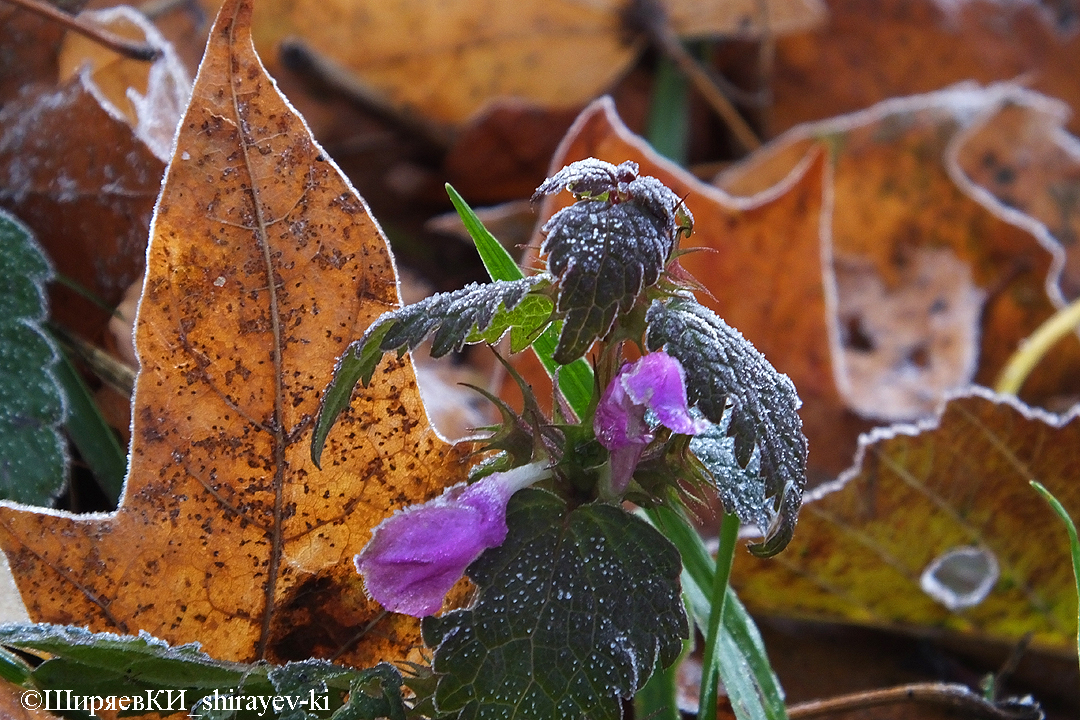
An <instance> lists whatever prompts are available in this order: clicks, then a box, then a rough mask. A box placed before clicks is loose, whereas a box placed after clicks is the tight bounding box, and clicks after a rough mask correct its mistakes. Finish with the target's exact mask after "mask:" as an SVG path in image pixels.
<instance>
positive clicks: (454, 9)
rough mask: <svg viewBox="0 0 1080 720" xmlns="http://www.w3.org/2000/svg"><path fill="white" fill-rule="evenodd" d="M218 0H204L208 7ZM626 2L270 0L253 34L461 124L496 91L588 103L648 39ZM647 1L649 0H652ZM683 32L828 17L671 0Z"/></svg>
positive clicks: (802, 2) (734, 31) (812, 6)
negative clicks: (311, 54) (631, 22)
mask: <svg viewBox="0 0 1080 720" xmlns="http://www.w3.org/2000/svg"><path fill="white" fill-rule="evenodd" d="M214 2H215V0H204V5H212V4H214ZM627 5H628V3H625V2H622V1H621V0H601V1H600V2H589V3H582V2H577V1H575V0H531V1H529V2H520V1H519V2H514V3H507V2H502V1H501V0H495V1H492V0H454V1H453V2H450V1H448V0H440V2H430V1H429V2H401V1H400V0H398V1H396V2H391V1H388V0H316V1H314V2H310V1H306V0H304V1H296V0H287V1H285V0H267V2H264V3H262V4H260V5H259V11H258V14H257V17H256V27H255V40H256V43H257V45H258V47H259V50H260V51H261V52H262V53H263V55H265V56H267V57H274V56H275V55H276V47H277V45H278V43H279V42H280V41H281V40H282V38H285V37H289V36H299V37H300V38H303V39H304V40H305V41H306V42H307V43H309V44H310V45H311V46H312V47H313V48H314V49H315V50H317V51H318V52H320V53H323V54H325V55H326V56H327V57H328V58H330V59H331V60H333V61H334V62H335V63H337V64H339V65H341V66H343V67H344V68H347V69H348V70H349V71H351V72H355V73H356V74H357V75H358V77H359V78H360V79H361V80H362V81H363V82H364V83H366V84H367V85H369V86H370V87H371V88H374V89H375V90H376V91H378V92H379V93H381V94H383V95H384V96H385V97H386V98H388V99H389V101H390V102H391V103H392V104H394V105H395V106H397V107H399V108H403V109H404V110H406V111H409V112H415V113H419V114H421V115H423V116H425V117H427V118H430V119H433V120H436V121H439V122H445V123H460V122H462V121H464V120H466V119H468V118H469V117H470V116H472V115H473V114H474V113H476V112H477V111H478V110H480V109H481V108H482V107H483V106H484V105H485V104H486V103H487V102H489V101H491V100H492V99H494V98H497V97H520V98H523V99H526V100H529V101H531V102H534V103H537V104H540V105H545V106H553V107H562V108H567V107H573V106H575V105H580V104H582V103H584V102H587V101H588V100H590V99H591V98H593V97H595V96H596V95H597V94H598V93H600V92H602V91H603V90H604V88H605V87H607V86H609V85H610V84H611V83H613V82H614V81H615V80H616V79H618V77H619V76H620V75H622V74H623V73H624V72H625V71H626V70H627V68H628V67H629V66H630V65H631V64H632V63H633V61H634V59H635V58H636V57H637V56H638V54H639V52H640V50H641V49H642V47H643V44H644V43H643V40H644V38H641V37H633V32H632V31H628V28H627V27H626V25H625V22H624V13H625V12H626V8H627ZM646 5H647V4H646ZM662 6H663V9H664V10H665V11H666V12H667V13H668V16H669V18H670V21H671V26H672V28H673V29H674V30H675V32H676V33H679V34H682V35H685V36H688V37H701V36H704V35H725V36H738V37H748V36H750V37H752V36H756V35H760V34H761V33H762V23H761V22H760V19H759V18H760V17H761V15H762V13H764V14H765V15H766V16H767V17H768V21H769V29H770V32H772V33H783V32H793V31H798V30H802V29H805V28H807V27H809V26H812V25H814V24H816V23H818V22H820V21H821V20H822V19H823V10H822V4H821V2H820V0H763V1H760V2H759V0H727V1H726V2H722V3H717V2H702V1H701V0H669V1H668V2H664V3H662Z"/></svg>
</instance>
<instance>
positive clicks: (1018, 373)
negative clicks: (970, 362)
mask: <svg viewBox="0 0 1080 720" xmlns="http://www.w3.org/2000/svg"><path fill="white" fill-rule="evenodd" d="M1077 325H1080V298H1077V299H1075V300H1073V301H1072V303H1070V304H1069V305H1067V306H1066V307H1063V308H1062V309H1060V310H1058V311H1057V312H1056V313H1054V314H1053V315H1051V316H1050V318H1049V319H1048V320H1046V322H1044V323H1043V324H1042V325H1040V326H1039V327H1038V328H1036V329H1035V332H1033V333H1031V335H1030V336H1029V337H1028V338H1027V339H1026V340H1025V341H1024V342H1023V343H1022V344H1021V345H1020V347H1019V349H1017V351H1016V352H1014V353H1013V354H1012V357H1010V358H1009V361H1008V362H1007V363H1006V364H1005V369H1004V370H1002V371H1001V375H1000V376H999V377H998V381H997V383H996V384H995V385H994V390H996V391H997V392H999V393H1001V394H1003V395H1015V394H1017V393H1018V392H1019V391H1020V387H1021V386H1022V385H1023V384H1024V381H1025V380H1027V376H1028V375H1030V374H1031V371H1032V370H1034V369H1035V366H1036V365H1037V364H1038V363H1039V361H1040V360H1042V359H1043V356H1044V355H1046V353H1047V352H1048V351H1049V350H1050V348H1051V347H1053V346H1054V344H1055V343H1057V342H1058V341H1059V340H1061V339H1062V338H1063V337H1065V336H1066V335H1068V334H1069V332H1071V331H1072V330H1073V329H1074V328H1075V327H1076V326H1077Z"/></svg>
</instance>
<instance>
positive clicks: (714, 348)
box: [645, 297, 807, 556]
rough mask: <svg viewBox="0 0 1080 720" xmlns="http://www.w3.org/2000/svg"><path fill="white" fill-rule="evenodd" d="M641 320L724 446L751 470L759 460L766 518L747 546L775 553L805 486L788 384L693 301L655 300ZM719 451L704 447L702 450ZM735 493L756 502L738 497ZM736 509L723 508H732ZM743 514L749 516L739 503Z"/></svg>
mask: <svg viewBox="0 0 1080 720" xmlns="http://www.w3.org/2000/svg"><path fill="white" fill-rule="evenodd" d="M646 322H647V323H648V331H647V332H646V336H645V342H646V345H647V346H648V348H649V349H650V350H659V349H660V348H663V349H665V350H666V351H667V352H668V354H670V355H673V356H674V357H675V358H677V359H678V360H679V362H680V363H682V366H683V368H684V370H685V371H686V391H687V398H688V399H689V401H690V403H691V405H695V406H696V407H697V408H698V409H699V410H701V412H702V413H703V414H704V415H705V417H707V418H708V419H709V420H711V421H712V422H714V423H717V424H720V423H728V424H727V428H726V431H727V434H728V435H729V436H731V438H732V439H733V441H734V443H733V445H732V446H731V448H730V449H731V450H732V452H733V456H734V460H735V461H736V462H737V465H738V467H740V468H743V469H746V470H747V471H748V472H752V471H753V467H752V463H753V462H754V461H756V462H757V463H758V464H759V467H760V475H761V478H762V480H763V487H764V493H763V498H762V499H763V500H765V499H767V501H765V502H764V503H763V506H762V507H761V508H760V509H759V511H760V512H763V513H765V515H766V516H767V518H768V522H767V523H766V524H765V526H764V527H761V530H762V532H764V533H765V540H764V542H762V543H761V544H758V545H751V546H750V549H751V551H752V552H754V554H756V555H762V556H768V555H775V554H776V553H778V552H780V551H781V550H782V549H783V548H784V547H785V546H786V545H787V543H788V541H789V540H790V539H791V535H792V533H793V532H794V530H795V519H796V516H797V515H798V512H799V506H800V505H801V503H802V491H803V487H804V486H805V485H806V452H807V448H806V437H805V436H804V435H803V432H802V420H801V419H800V418H799V414H798V409H799V405H800V404H801V403H800V401H799V396H798V394H797V393H796V392H795V386H794V384H792V382H791V380H790V379H789V378H788V377H787V376H786V375H781V374H780V373H778V372H777V371H776V369H775V368H774V367H773V366H772V365H771V364H770V363H769V361H768V360H766V359H765V356H764V355H762V354H761V353H760V352H758V351H757V349H756V348H755V347H754V346H753V345H751V344H750V342H749V341H747V340H746V339H745V338H744V337H743V336H742V334H741V333H739V331H738V330H735V329H734V328H732V327H730V326H729V325H728V324H727V323H725V322H724V321H723V320H721V319H720V318H719V317H718V316H717V315H716V314H715V313H714V312H712V311H711V310H709V309H708V308H705V307H702V306H701V305H699V304H698V303H697V302H696V301H694V300H693V299H690V298H684V297H675V298H670V299H668V300H665V301H661V300H656V301H654V302H653V304H652V305H651V306H650V307H649V311H648V314H647V315H646ZM729 408H730V410H729ZM728 413H730V415H729V416H728V417H726V418H725V415H728ZM720 450H721V449H720V448H716V447H710V448H708V453H707V454H716V453H717V452H719V451H720ZM715 466H716V467H717V468H718V473H719V475H720V476H719V477H717V476H716V475H714V479H715V480H716V481H717V482H718V483H725V482H729V481H734V482H738V475H737V474H731V473H727V477H728V479H727V480H725V473H726V472H727V471H725V470H724V467H723V463H720V464H716V465H715ZM725 492H727V494H728V496H729V497H730V498H734V493H735V492H737V491H735V490H733V489H730V488H729V489H728V490H727V491H725ZM741 499H744V500H747V501H756V500H754V499H753V498H751V497H749V496H745V495H743V496H741ZM737 508H738V506H736V507H729V508H728V509H729V510H730V511H732V512H735V511H736V510H737ZM743 512H744V513H747V514H748V515H749V516H752V515H754V514H755V513H753V512H750V510H749V508H748V507H745V506H744V507H743ZM759 520H760V518H759ZM759 520H755V521H754V522H755V524H759Z"/></svg>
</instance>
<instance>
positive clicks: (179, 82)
mask: <svg viewBox="0 0 1080 720" xmlns="http://www.w3.org/2000/svg"><path fill="white" fill-rule="evenodd" d="M81 17H83V18H84V19H86V20H88V21H89V22H91V23H93V24H94V25H96V26H98V27H101V28H104V29H106V30H108V31H109V32H111V33H112V34H113V35H116V36H117V37H122V38H128V39H131V40H136V41H139V42H145V43H146V44H147V45H150V46H151V47H154V48H157V49H158V50H159V51H160V52H161V57H160V58H158V60H156V61H154V62H152V63H146V62H143V61H139V60H131V59H129V58H124V57H122V56H120V55H118V54H117V53H115V52H113V51H111V50H108V49H106V48H104V47H102V46H101V45H100V44H98V43H96V42H95V41H93V40H90V39H89V38H87V37H84V36H83V35H79V34H76V33H73V32H69V33H68V34H67V36H66V37H65V38H64V42H63V44H62V45H61V46H60V53H59V55H58V58H57V62H58V63H59V66H60V70H59V77H60V82H66V81H69V80H71V79H73V78H74V77H76V76H77V75H79V74H80V73H82V72H84V71H85V72H88V73H89V79H90V82H89V83H87V87H91V88H93V89H94V90H95V91H96V92H95V93H94V95H95V97H96V98H97V99H98V102H100V103H101V105H102V107H104V108H105V110H106V111H107V112H109V114H111V115H114V116H120V117H121V118H123V119H124V120H125V121H126V122H127V124H128V125H130V126H131V127H132V128H133V129H134V130H135V136H136V137H137V138H139V139H140V140H142V141H143V142H144V143H146V145H147V146H148V147H149V148H150V149H151V150H152V151H153V152H154V154H155V155H156V156H157V157H158V158H160V159H161V161H162V162H168V160H169V152H170V151H171V149H172V141H173V135H175V134H176V125H177V123H178V122H179V121H180V115H181V113H183V111H184V108H185V107H187V104H188V99H189V96H190V93H191V79H190V78H189V77H188V74H187V70H185V69H184V65H183V63H181V62H180V58H179V56H178V55H177V54H176V50H175V49H174V48H173V46H172V45H171V44H170V43H169V42H168V41H167V40H166V39H165V38H164V37H163V36H162V34H161V33H160V32H159V31H158V29H157V28H156V27H155V26H154V24H153V23H152V22H150V21H149V20H148V19H147V18H146V16H145V15H143V14H142V13H140V12H138V11H137V10H135V9H134V8H132V7H128V6H126V5H120V6H118V7H112V8H107V9H105V10H90V11H87V12H85V13H83V14H82V16H81Z"/></svg>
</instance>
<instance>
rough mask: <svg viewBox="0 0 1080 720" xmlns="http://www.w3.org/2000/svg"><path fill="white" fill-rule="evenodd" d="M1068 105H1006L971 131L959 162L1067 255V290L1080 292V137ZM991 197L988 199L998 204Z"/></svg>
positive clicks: (973, 178)
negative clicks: (1071, 128)
mask: <svg viewBox="0 0 1080 720" xmlns="http://www.w3.org/2000/svg"><path fill="white" fill-rule="evenodd" d="M1070 114H1071V113H1070V111H1069V109H1068V108H1067V107H1066V106H1065V105H1064V104H1063V103H1055V102H1029V103H1024V102H1010V103H1003V104H1002V105H1001V107H1000V108H998V109H997V112H996V113H994V115H993V116H992V117H990V118H988V119H987V120H986V122H984V123H979V124H976V125H974V126H973V127H972V128H971V129H970V130H969V131H968V132H967V133H966V134H965V138H964V142H963V145H962V146H961V147H960V149H959V152H958V153H957V155H956V162H957V166H958V167H959V168H960V169H961V170H962V171H963V172H964V174H965V175H967V177H968V178H970V179H971V181H972V182H973V183H974V184H975V185H976V186H977V187H978V188H980V189H982V190H985V191H987V192H989V193H990V194H991V195H992V196H993V200H996V201H997V203H999V204H1000V209H1001V212H1002V213H1003V214H1012V215H1013V216H1014V217H1016V221H1017V222H1018V223H1024V224H1026V225H1028V226H1029V228H1030V232H1031V233H1032V234H1033V235H1036V236H1043V237H1044V242H1045V243H1046V244H1047V245H1050V244H1052V243H1055V242H1056V243H1058V244H1060V245H1061V248H1062V250H1063V251H1064V253H1065V258H1064V267H1063V268H1062V272H1061V281H1060V285H1061V292H1062V294H1063V295H1064V296H1065V297H1066V298H1074V297H1077V296H1080V140H1078V139H1077V138H1076V136H1075V135H1070V134H1069V133H1068V132H1067V131H1066V130H1065V127H1064V125H1065V121H1066V120H1067V118H1068V117H1069V115H1070ZM993 200H991V199H990V198H987V200H986V201H987V202H993Z"/></svg>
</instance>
